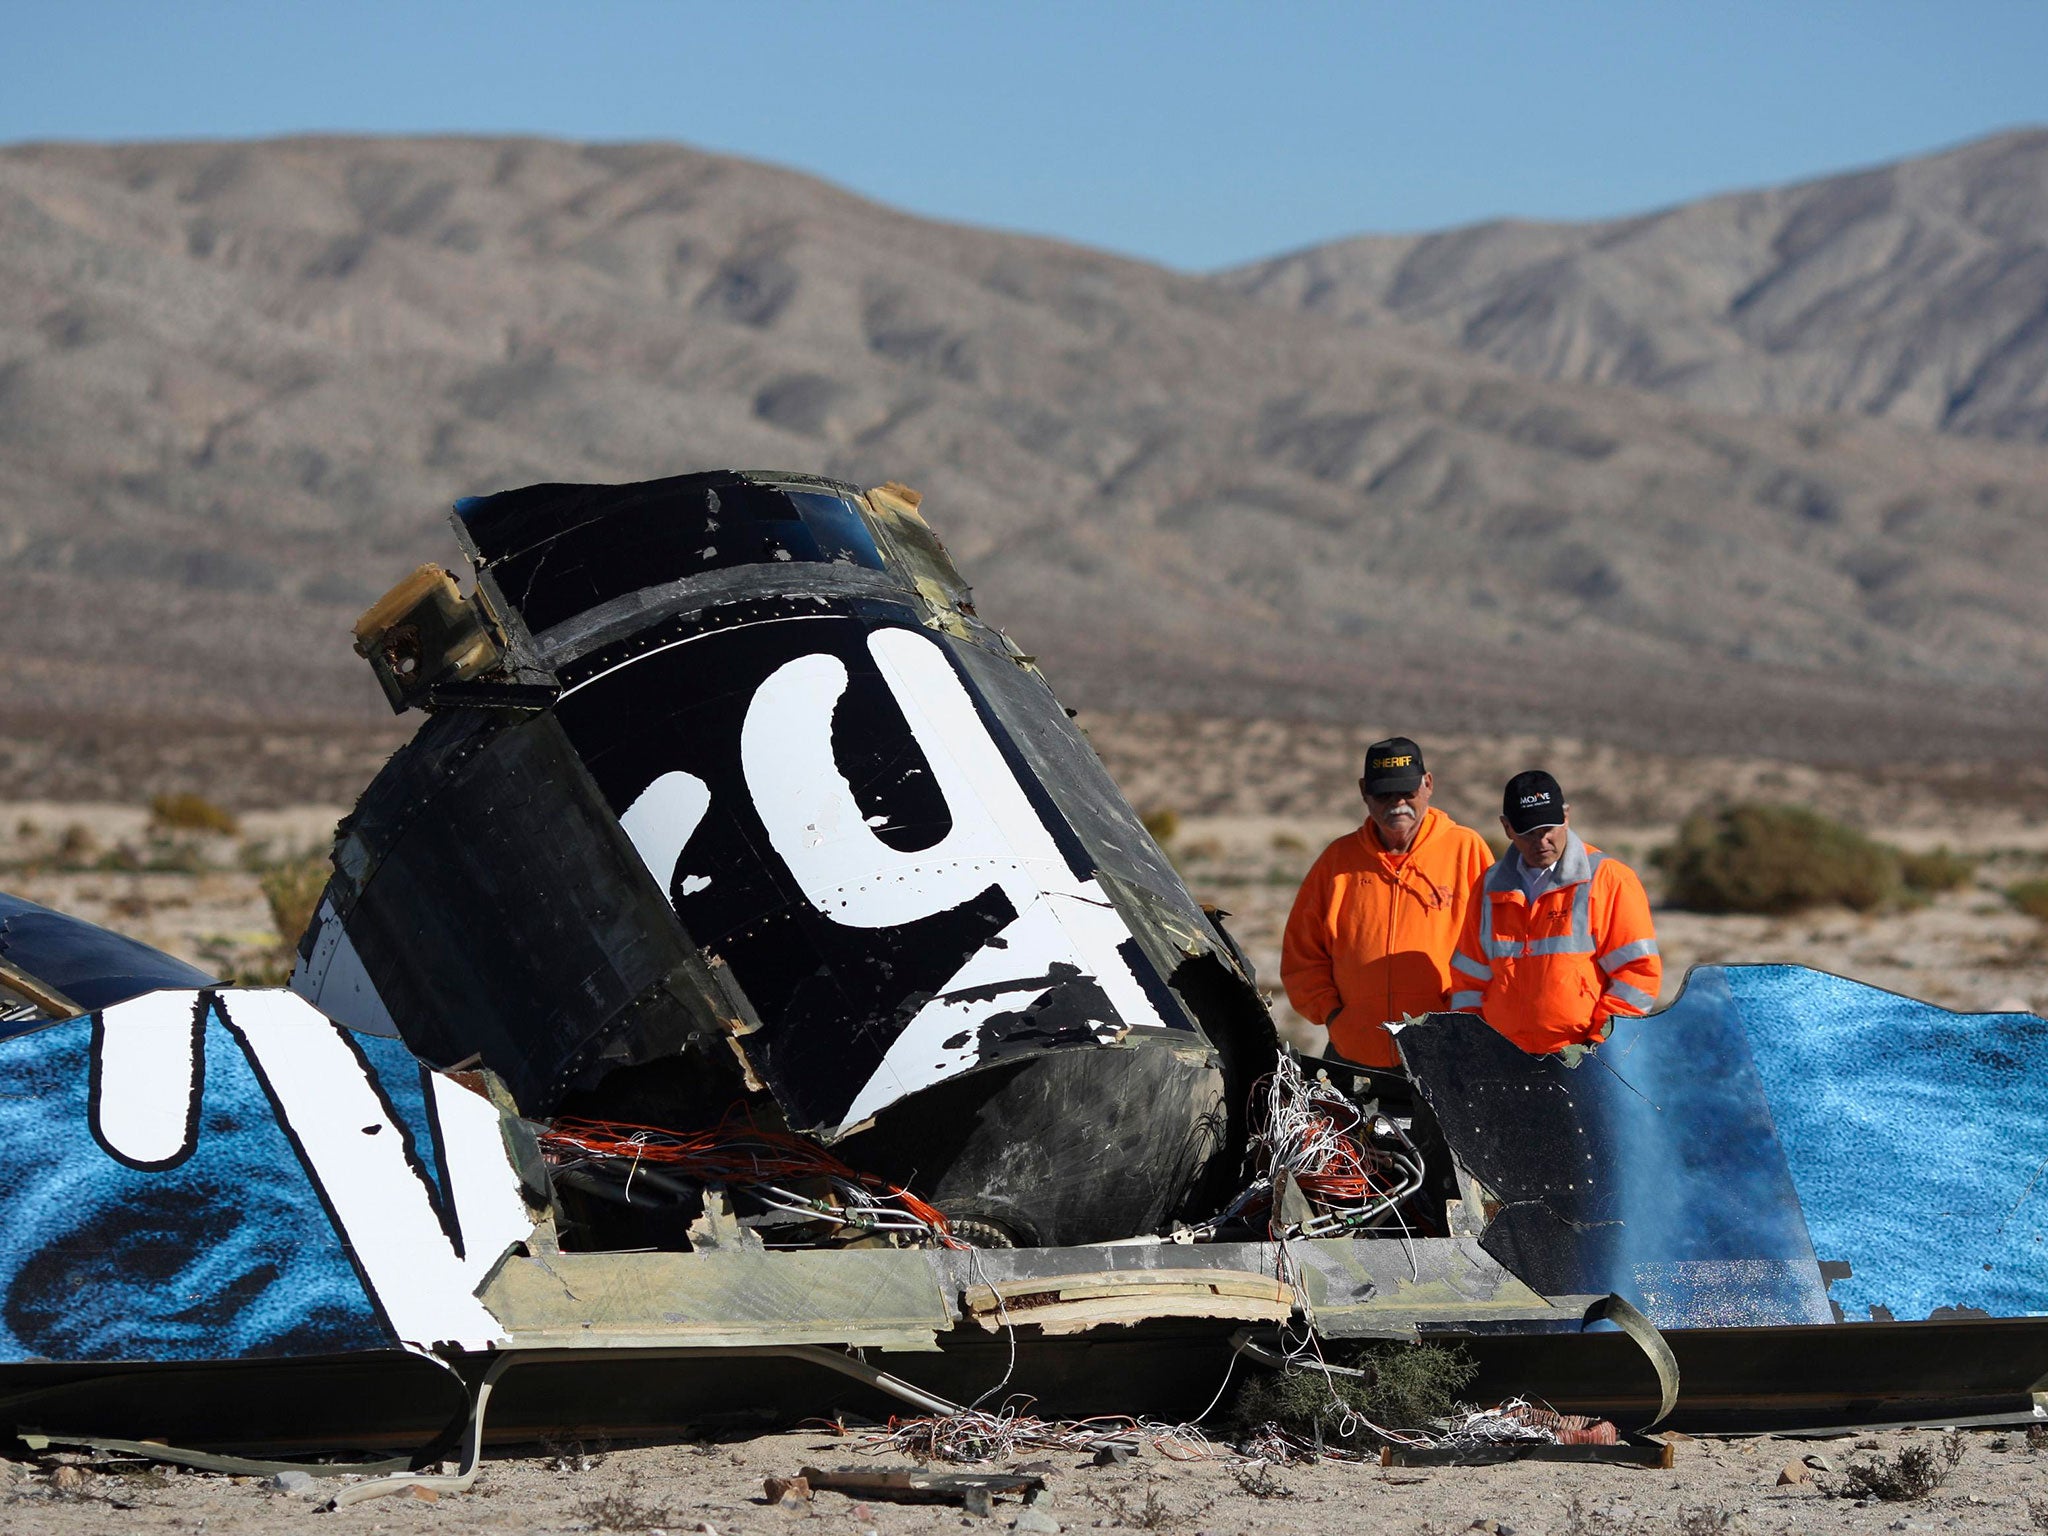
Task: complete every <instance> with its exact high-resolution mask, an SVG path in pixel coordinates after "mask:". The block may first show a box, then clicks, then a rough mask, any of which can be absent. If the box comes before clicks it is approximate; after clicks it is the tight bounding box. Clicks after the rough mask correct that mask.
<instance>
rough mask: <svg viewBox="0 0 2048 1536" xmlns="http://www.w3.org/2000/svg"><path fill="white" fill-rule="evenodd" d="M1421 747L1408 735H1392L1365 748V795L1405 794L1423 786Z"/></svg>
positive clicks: (1423, 769) (1423, 771) (1423, 770)
mask: <svg viewBox="0 0 2048 1536" xmlns="http://www.w3.org/2000/svg"><path fill="white" fill-rule="evenodd" d="M1428 771H1429V770H1428V769H1426V768H1424V767H1423V766H1422V748H1420V747H1418V746H1417V745H1415V743H1414V742H1412V741H1410V740H1409V739H1408V738H1407V737H1406V736H1389V737H1388V738H1387V739H1386V740H1385V741H1376V742H1374V743H1373V744H1372V745H1371V746H1369V747H1367V748H1366V749H1365V774H1364V779H1365V792H1366V793H1367V794H1368V795H1402V794H1406V793H1407V792H1408V791H1409V790H1411V789H1420V788H1421V787H1422V776H1423V774H1425V773H1427V772H1428Z"/></svg>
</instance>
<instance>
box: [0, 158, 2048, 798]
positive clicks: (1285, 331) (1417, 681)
mask: <svg viewBox="0 0 2048 1536" xmlns="http://www.w3.org/2000/svg"><path fill="white" fill-rule="evenodd" d="M1900 174H1902V175H1903V174H1905V172H1901V173H1900ZM1922 174H1923V170H1920V169H1915V170H1914V171H1913V172H1912V175H1913V176H1916V177H1917V176H1921V175H1922ZM1924 174H1931V172H1925V173H1924ZM1795 195H1798V194H1790V193H1788V194H1773V195H1772V196H1783V197H1791V196H1795ZM1773 206H1775V205H1773ZM1265 291H1266V294H1267V296H1268V297H1270V296H1271V294H1272V291H1273V290H1272V288H1271V286H1270V285H1267V286H1266V290H1265ZM1916 291H1917V290H1916ZM1917 302H1922V303H1931V302H1933V298H1932V294H1931V291H1930V292H1928V293H1921V294H1920V297H1919V299H1918V300H1917ZM1432 323H1433V322H1431V321H1430V319H1429V318H1428V317H1420V318H1417V319H1416V320H1413V321H1409V320H1403V319H1400V318H1398V317H1395V318H1381V319H1379V320H1378V321H1377V323H1375V324H1373V325H1370V326H1349V325H1334V324H1332V323H1331V317H1330V315H1329V314H1326V313H1322V312H1319V311H1317V310H1316V309H1314V308H1309V309H1306V310H1304V309H1302V308H1300V307H1299V306H1295V305H1283V304H1273V303H1269V302H1266V301H1265V300H1264V299H1263V298H1261V297H1259V296H1258V295H1256V294H1247V293H1240V292H1236V291H1233V290H1231V289H1230V288H1229V287H1227V286H1225V285H1224V284H1221V283H1219V282H1217V281H1214V280H1209V279H1203V278H1195V277H1188V276H1184V275H1177V274H1174V273H1170V272H1167V271H1164V270H1161V269H1158V268H1154V267H1150V266H1147V265H1144V264H1142V263H1137V262H1132V261H1126V260H1121V259H1117V258H1113V257H1109V256H1105V255H1101V254H1098V253H1094V252H1090V251H1085V250H1079V249H1075V248H1072V247H1067V246H1062V245H1059V244H1056V243H1051V242H1046V241H1042V240H1033V239H1027V238H1024V237H1019V236H1012V235H1004V234H995V233H988V232H983V231H975V230H966V229H960V228H955V227H951V226H947V225H942V224H936V223H931V222H926V221H921V220H916V219H912V218H908V217H906V216H903V215H900V214H897V213H894V212H892V211H890V210H888V209H886V208H882V207H878V206H876V205H874V204H872V203H868V202H865V201H862V200H860V199H858V198H855V197H852V196H850V195H848V194H845V193H843V192H840V191H837V190H835V189H833V188H831V187H828V186H825V185H822V184H820V183H818V182H816V181H813V180H809V179H807V178H804V177H801V176H797V175H794V174H791V173H787V172H783V171H779V170H775V169H771V168H766V167H762V166H758V165H752V164H747V163H743V162H738V161H733V160H729V159H721V158H717V157H712V156H708V155H703V154H698V153H695V152H692V151H690V150H687V149H683V148H677V147H672V146H637V147H620V146H611V147H583V146H577V145H571V144H562V143H552V142H541V141H524V140H474V139H472V140H456V139H438V140H361V139H355V140H351V139H300V140H288V141H279V142H269V143H249V144H226V145H217V144H216V145H148V146H129V147H87V146H26V147H19V148H15V149H11V150H6V151H0V561H4V568H5V570H6V573H7V578H8V579H7V595H8V605H9V606H8V612H9V619H8V622H7V624H6V625H5V626H4V627H0V726H5V725H6V723H7V720H8V719H12V720H15V721H17V722H19V721H32V720H35V719H44V718H50V717H52V716H61V715H65V714H72V713H83V714H92V715H116V716H123V717H128V718H132V719H144V720H146V719H148V718H151V717H157V716H163V715H167V714H182V715H187V716H191V715H197V716H199V717H202V718H222V719H225V718H236V719H243V720H251V719H282V718H287V717H289V718H297V719H301V720H313V721H317V720H330V721H342V720H355V721H368V720H370V719H372V718H373V717H374V716H375V714H376V712H377V711H379V710H381V708H382V706H381V704H378V703H376V702H374V699H373V690H372V689H371V687H370V685H369V682H368V679H367V674H366V672H365V671H364V669H363V668H362V667H361V664H360V663H359V662H357V661H356V659H355V658H354V657H353V656H352V655H351V654H350V653H349V649H348V642H347V638H346V632H347V627H348V624H349V622H350V621H351V620H352V619H353V617H354V616H355V614H356V612H357V611H358V610H359V609H360V607H361V606H362V605H363V604H364V603H366V602H367V601H368V600H369V599H370V598H371V597H373V596H374V595H375V594H376V593H377V592H378V591H379V590H381V589H382V588H383V587H384V586H385V585H386V584H388V583H389V582H390V581H392V580H394V579H395V578H396V577H398V576H400V575H402V574H403V573H405V572H406V571H407V570H409V569H410V568H411V567H412V566H413V565H414V564H416V563H418V562H419V561H422V560H426V559H437V558H438V559H444V560H445V559H452V558H453V544H452V540H451V539H450V538H449V536H448V534H447V532H446V529H445V525H444V522H443V518H444V515H445V509H446V507H447V505H448V503H449V502H450V501H451V500H452V499H454V498H455V497H456V496H459V495H464V494H470V493H476V492H484V491H490V490H496V489H501V488H504V487H508V486H513V485H518V484H523V483H527V482H531V481H537V480H578V479H591V480H624V479H634V478H641V477H645V476H651V475H659V474H670V473H676V472H680V471H683V470H688V469H693V468H702V467H710V466H717V465H749V466H756V467H781V468H794V469H805V470H814V471H822V472H825V473H829V474H835V475H841V476H844V477H846V478H848V479H852V480H856V481H860V482H862V483H874V482H876V481H879V480H881V479H885V478H887V479H901V480H906V481H909V482H911V483H912V484H915V485H918V486H919V487H920V488H921V489H923V490H924V491H925V492H926V493H927V495H928V497H929V500H928V502H927V508H928V510H929V511H930V512H931V514H932V516H933V518H934V521H935V522H936V523H937V525H938V527H939V529H940V531H941V533H942V534H943V535H944V536H945V537H946V539H947V540H948V542H949V544H950V545H951V546H952V548H953V549H954V552H955V553H956V555H957V556H958V557H959V559H960V562H961V564H962V566H963V567H964V568H965V569H966V571H967V573H968V574H969V576H970V577H971V578H972V579H973V580H974V581H976V583H977V585H978V587H979V595H980V599H981V607H982V610H983V612H984V613H985V614H987V615H988V616H990V617H991V618H993V619H994V620H995V621H996V622H999V623H1002V624H1004V625H1006V626H1007V627H1008V628H1009V629H1010V630H1011V631H1012V633H1013V634H1014V635H1015V636H1016V637H1017V639H1018V640H1019V642H1020V643H1021V644H1023V645H1024V647H1025V648H1026V649H1027V650H1031V651H1034V652H1037V653H1038V654H1040V655H1041V656H1042V657H1043V658H1044V662H1045V665H1046V668H1047V670H1048V672H1049V674H1050V675H1051V676H1052V678H1053V680H1054V682H1055V684H1056V685H1057V686H1059V687H1060V688H1061V690H1062V692H1063V693H1064V694H1066V695H1067V696H1068V697H1069V698H1071V699H1073V700H1074V701H1076V702H1080V703H1084V704H1094V705H1102V706H1110V705H1115V706H1144V707H1150V708H1165V709H1184V710H1185V709H1196V710H1202V711H1207V712H1225V713H1239V714H1259V713H1269V712H1275V711H1279V712H1290V713H1301V714H1321V715H1325V716H1330V717H1336V718H1344V719H1357V718H1366V719H1371V720H1382V719H1383V720H1387V721H1390V722H1398V723H1400V724H1402V725H1406V726H1412V727H1413V728H1415V729H1419V730H1420V729H1439V730H1449V729H1463V730H1468V731H1500V730H1509V729H1529V730H1541V731H1555V732H1560V733H1563V734H1593V735H1607V736H1609V737H1611V738H1626V739H1629V740H1632V741H1640V742H1645V743H1648V744H1653V745H1656V746H1658V747H1661V748H1668V749H1671V750H1701V749H1714V750H1724V751H1771V752H1781V753H1789V754H1795V755H1820V756H1834V757H1863V758H1871V759H1883V758H1886V757H1888V756H1890V755H1892V754H1894V753H1896V752H1897V751H1899V750H1901V744H1902V743H1908V742H1910V743H1913V744H1915V745H1914V747H1913V750H1923V749H1924V748H1922V747H1921V746H1920V745H1918V744H1921V743H1927V742H1930V741H1931V742H1934V743H1935V744H1936V745H1937V746H1938V748H1939V750H1941V751H1943V752H1980V753H1984V752H1993V753H2016V752H2032V751H2037V750H2038V749H2039V748H2040V747H2041V746H2042V745H2043V744H2044V741H2048V722H2044V721H2043V720H2042V719H2041V718H2040V714H2041V712H2040V710H2039V709H2038V699H2039V696H2040V691H2041V689H2040V679H2041V677H2042V674H2043V666H2044V663H2048V632H2044V631H2043V629H2042V627H2041V625H2040V624H2039V621H2038V612H2039V601H2040V600H2039V592H2040V588H2041V585H2042V578H2043V576H2044V575H2048V450H2044V449H2043V448H2042V447H2041V446H2040V445H2039V444H2037V443H2034V442H2030V441H1999V440H1995V439H1991V438H1981V437H1980V438H1964V437H1961V436H1957V435H1955V434H1942V433H1935V432H1928V431H1924V430H1920V429H1919V428H1917V427H1914V426H1908V425H1901V424H1898V423H1894V422H1888V421H1874V420H1867V419H1861V418H1858V417H1856V416H1854V415H1851V416H1845V417H1817V416H1807V415H1802V416H1797V417H1785V418H1767V417H1758V416H1755V415H1749V416H1744V415H1741V414H1733V413H1728V412H1725V411H1721V410H1710V409H1707V408H1705V407H1703V406H1701V405H1698V404H1694V403H1691V402H1688V401H1685V400H1679V399H1673V398H1670V397H1668V396H1665V395H1659V394H1656V393H1652V392H1647V391H1644V390H1641V389H1634V388H1624V387H1621V386H1620V385H1618V384H1614V383H1600V382H1594V383H1587V382H1581V381H1579V380H1578V379H1576V378H1570V379H1535V378H1529V377H1526V376H1524V375H1522V374H1519V373H1517V372H1516V371H1515V370H1514V369H1512V368H1510V367H1509V366H1507V365H1506V364H1505V363H1502V362H1496V361H1494V360H1491V359H1488V358H1480V357H1474V356H1472V355H1471V354H1469V353H1468V352H1465V351H1462V350H1460V349H1459V348H1458V347H1457V346H1455V345H1453V344H1452V343H1451V342H1450V341H1447V340H1445V339H1443V338H1441V337H1439V336H1437V335H1434V334H1431V325H1432ZM1580 371H1581V372H1590V373H1593V374H1595V375H1599V374H1600V372H1601V371H1600V370H1598V369H1589V370H1580Z"/></svg>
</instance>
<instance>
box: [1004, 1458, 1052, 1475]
mask: <svg viewBox="0 0 2048 1536" xmlns="http://www.w3.org/2000/svg"><path fill="white" fill-rule="evenodd" d="M1010 1470H1011V1471H1012V1472H1024V1473H1029V1474H1031V1475H1033V1476H1036V1477H1043V1476H1044V1475H1045V1474H1046V1473H1048V1472H1057V1471H1059V1468H1058V1467H1057V1466H1055V1465H1054V1464H1053V1463H1052V1462H1050V1461H1020V1462H1018V1463H1017V1465H1016V1466H1014V1467H1012V1468H1010Z"/></svg>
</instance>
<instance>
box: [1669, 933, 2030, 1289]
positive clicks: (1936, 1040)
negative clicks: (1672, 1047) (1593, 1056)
mask: <svg viewBox="0 0 2048 1536" xmlns="http://www.w3.org/2000/svg"><path fill="white" fill-rule="evenodd" d="M1700 979H1701V980H1704V978H1700ZM1719 980H1720V984H1721V986H1722V987H1724V988H1725V990H1726V998H1727V1001H1726V1003H1725V1005H1724V1006H1726V1007H1727V1008H1728V1009H1730V1010H1732V1011H1733V1012H1734V1013H1735V1015H1736V1016H1738V1017H1739V1018H1740V1019H1741V1021H1742V1026H1743V1030H1744V1033H1745V1034H1746V1035H1747V1037H1748V1040H1749V1044H1750V1049H1751V1051H1752V1052H1753V1053H1754V1055H1755V1058H1756V1065H1757V1070H1758V1073H1759V1075H1760V1077H1761V1079H1762V1082H1763V1086H1764V1089H1765V1091H1766V1093H1767V1094H1768V1096H1769V1099H1770V1103H1771V1111H1772V1115H1773V1117H1774V1119H1775V1121H1776V1124H1777V1130H1778V1139H1779V1141H1780V1143H1781V1144H1782V1145H1783V1147H1784V1149H1785V1156H1786V1161H1787V1163H1788V1165H1789V1167H1790V1169H1791V1174H1792V1182H1793V1185H1794V1186H1795V1187H1796V1188H1797V1189H1798V1191H1799V1200H1800V1204H1801V1206H1802V1207H1803V1208H1804V1210H1805V1213H1806V1224H1807V1228H1808V1230H1810V1231H1811V1232H1812V1234H1813V1241H1814V1247H1815V1249H1816V1250H1817V1251H1818V1252H1819V1254H1820V1256H1821V1257H1822V1258H1823V1259H1825V1260H1828V1261H1830V1265H1831V1266H1834V1265H1839V1266H1840V1268H1839V1269H1838V1270H1836V1271H1835V1273H1837V1274H1839V1276H1840V1278H1838V1279H1835V1280H1834V1281H1833V1282H1832V1283H1831V1285H1830V1287H1829V1291H1828V1296H1829V1299H1830V1300H1831V1301H1832V1302H1833V1303H1834V1304H1835V1305H1836V1307H1837V1308H1838V1309H1839V1310H1840V1312H1841V1313H1842V1314H1843V1315H1845V1316H1846V1317H1847V1318H1848V1319H1849V1320H1851V1321H1857V1322H1860V1321H1863V1320H1864V1319H1866V1318H1870V1317H1886V1316H1889V1317H1895V1318H1898V1319H1900V1320H1905V1319H1909V1318H1927V1317H1933V1316H1951V1315H1953V1316H1968V1315H1971V1314H1972V1313H1974V1314H1980V1315H1986V1316H1990V1317H2027V1316H2038V1315H2039V1314H2041V1313H2043V1312H2048V1175H2044V1173H2043V1159H2044V1156H2048V1094H2044V1093H2043V1092H2042V1089H2041V1085H2042V1084H2043V1083H2044V1082H2048V1019H2043V1018H2042V1017H2040V1016H2039V1015H2037V1014H2031V1013H1954V1012H1951V1011H1949V1010H1948V1009H1946V1008H1940V1007H1937V1006H1935V1005H1934V1004H1932V1003H1923V1002H1920V1001H1918V1000H1916V999H1914V998H1910V997H1902V996H1900V995H1898V994H1897V993H1893V992H1886V991H1882V990H1880V989H1878V988H1876V987H1869V986H1864V985H1862V984H1861V983H1858V982H1853V981H1847V980H1844V979H1843V978H1842V977H1839V976H1830V975H1826V974H1824V973H1822V972H1818V971H1810V970H1807V969H1805V968H1803V967H1801V966H1793V965H1743V966H1729V967H1727V968H1725V969H1724V970H1722V971H1720V973H1719ZM1698 984H1699V982H1698V981H1695V983H1694V985H1698ZM1689 990H1690V989H1689Z"/></svg>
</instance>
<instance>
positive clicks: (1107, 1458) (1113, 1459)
mask: <svg viewBox="0 0 2048 1536" xmlns="http://www.w3.org/2000/svg"><path fill="white" fill-rule="evenodd" d="M1130 1459H1131V1448H1130V1447H1129V1446H1128V1445H1105V1446H1104V1447H1103V1448H1102V1449H1101V1450H1099V1451H1097V1452H1096V1453H1095V1465H1097V1466H1098V1467H1120V1466H1122V1465H1124V1464H1125V1463H1126V1462H1128V1461H1129V1460H1130Z"/></svg>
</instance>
